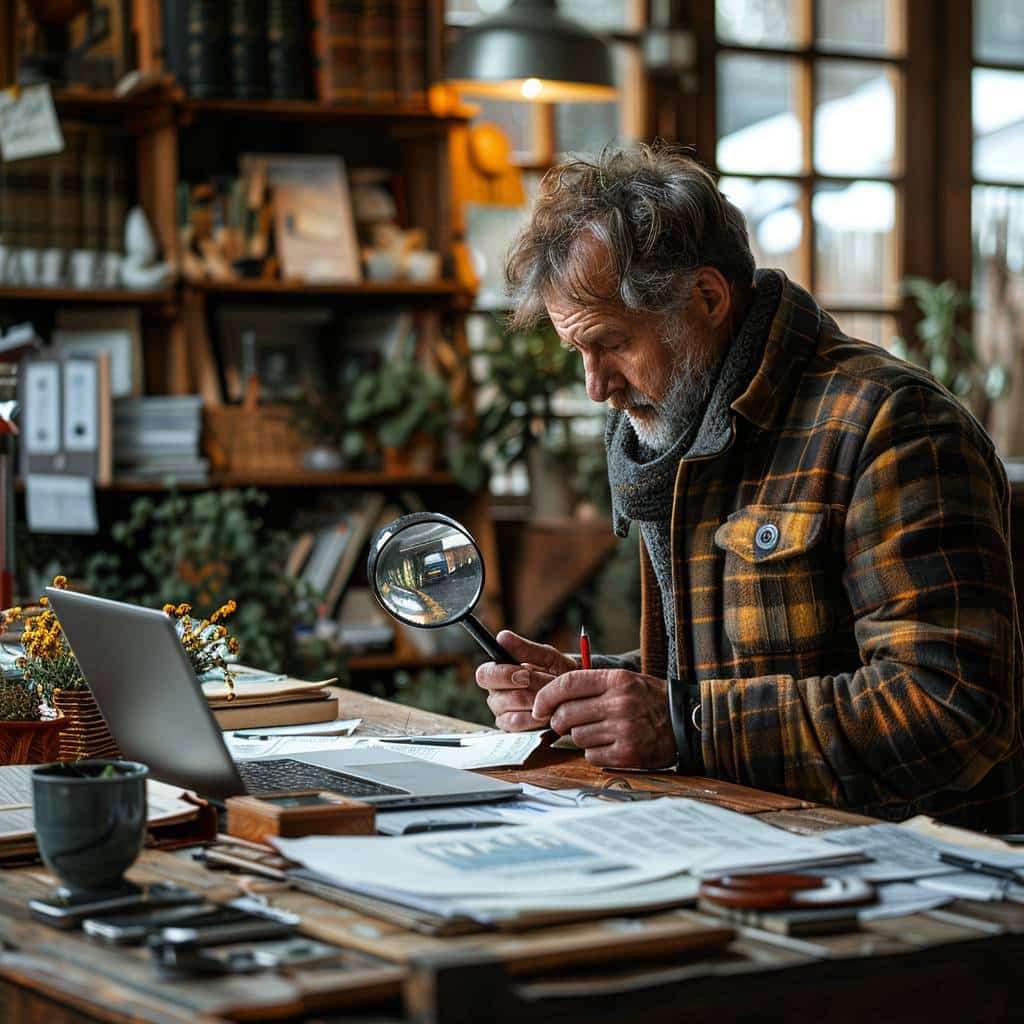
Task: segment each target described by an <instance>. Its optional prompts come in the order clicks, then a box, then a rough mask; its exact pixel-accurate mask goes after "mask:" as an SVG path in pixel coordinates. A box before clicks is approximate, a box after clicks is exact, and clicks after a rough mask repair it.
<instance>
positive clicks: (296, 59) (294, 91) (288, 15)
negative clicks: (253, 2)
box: [267, 0, 310, 100]
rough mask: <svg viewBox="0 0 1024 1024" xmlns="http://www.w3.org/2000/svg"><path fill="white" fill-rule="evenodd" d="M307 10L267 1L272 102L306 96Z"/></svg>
mask: <svg viewBox="0 0 1024 1024" xmlns="http://www.w3.org/2000/svg"><path fill="white" fill-rule="evenodd" d="M308 10H309V8H308V6H307V5H305V4H302V3H299V2H298V0H267V68H268V71H269V76H270V97H271V99H275V100H302V99H307V98H308V96H309V92H310V82H309V73H308V72H309V70H310V60H309V54H308V50H307V47H308V46H309V38H310V36H309V25H308V18H307V13H308Z"/></svg>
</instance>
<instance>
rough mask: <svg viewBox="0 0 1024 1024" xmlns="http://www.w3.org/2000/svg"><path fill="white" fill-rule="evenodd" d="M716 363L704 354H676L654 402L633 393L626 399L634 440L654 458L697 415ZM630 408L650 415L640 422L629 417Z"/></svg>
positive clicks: (665, 448) (704, 401)
mask: <svg viewBox="0 0 1024 1024" xmlns="http://www.w3.org/2000/svg"><path fill="white" fill-rule="evenodd" d="M716 366H717V362H716V361H715V360H714V359H709V358H708V357H707V354H706V353H700V354H699V356H695V355H694V354H680V355H679V357H678V359H677V360H676V364H675V366H674V367H673V370H672V376H671V378H670V379H669V386H668V390H667V391H666V392H665V394H664V395H663V396H662V398H661V399H660V400H659V401H657V402H652V401H651V400H650V399H649V398H646V397H643V396H640V395H638V394H636V393H635V392H634V393H633V394H631V395H630V396H628V398H629V405H628V406H627V407H626V415H627V416H629V422H630V424H631V425H632V427H633V430H634V431H635V432H636V436H637V439H638V440H639V441H640V443H641V444H642V445H643V446H644V447H645V448H649V449H650V450H651V451H653V452H654V453H656V454H657V455H663V454H664V453H665V452H667V451H668V450H669V449H670V448H671V447H672V446H673V445H674V444H675V443H676V441H678V440H679V438H680V437H681V436H682V435H683V434H684V433H685V431H686V429H687V428H688V427H689V426H690V425H691V424H692V423H693V421H694V419H695V418H696V417H697V416H699V415H700V414H701V412H702V411H703V409H704V407H705V406H706V405H707V402H708V398H709V397H710V396H711V388H712V385H713V384H714V379H715V367H716ZM631 406H642V407H646V408H648V409H653V410H654V416H649V415H648V416H645V417H644V418H643V419H642V420H641V419H640V418H639V417H636V416H633V415H632V413H631V412H630V407H631Z"/></svg>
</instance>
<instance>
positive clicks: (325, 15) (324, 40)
mask: <svg viewBox="0 0 1024 1024" xmlns="http://www.w3.org/2000/svg"><path fill="white" fill-rule="evenodd" d="M329 18H330V14H329V3H328V0H309V50H310V53H311V54H312V55H313V95H314V96H315V97H316V98H317V99H318V100H319V101H320V102H321V103H330V102H331V98H332V97H331V91H332V81H331V61H330V45H329V44H330V38H331V37H330V33H329V31H328V22H329Z"/></svg>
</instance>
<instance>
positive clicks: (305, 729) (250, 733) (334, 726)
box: [224, 718, 363, 740]
mask: <svg viewBox="0 0 1024 1024" xmlns="http://www.w3.org/2000/svg"><path fill="white" fill-rule="evenodd" d="M362 724H363V720H362V719H361V718H339V719H337V720H336V721H334V722H309V723H307V724H306V725H268V726H265V727H263V728H252V729H234V730H229V731H228V732H226V733H224V736H225V737H228V736H230V737H231V738H232V739H237V740H251V739H258V738H259V737H261V736H351V735H352V733H354V732H355V731H356V729H358V728H359V726H361V725H362Z"/></svg>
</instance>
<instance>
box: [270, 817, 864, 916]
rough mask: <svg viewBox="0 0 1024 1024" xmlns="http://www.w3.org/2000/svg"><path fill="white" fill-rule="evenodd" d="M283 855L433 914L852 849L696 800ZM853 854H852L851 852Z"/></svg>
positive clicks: (839, 854)
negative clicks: (472, 900)
mask: <svg viewBox="0 0 1024 1024" xmlns="http://www.w3.org/2000/svg"><path fill="white" fill-rule="evenodd" d="M274 843H275V845H276V846H277V847H278V848H279V849H280V850H281V852H282V853H283V854H285V856H287V857H289V858H290V859H292V860H294V861H297V862H298V863H300V864H302V865H303V866H304V867H305V868H308V869H309V870H311V871H313V872H315V873H316V874H317V875H319V876H320V877H322V878H324V879H327V880H329V881H330V882H332V883H333V884H334V885H337V886H339V887H341V888H346V889H351V890H353V891H356V892H360V893H364V894H368V895H374V896H378V897H381V898H384V899H389V900H391V901H393V902H399V903H405V904H407V905H410V906H413V905H415V906H418V907H422V906H423V905H424V902H425V901H426V902H429V904H430V905H431V908H432V909H436V906H437V905H438V904H439V903H443V902H444V900H445V899H446V898H448V899H450V898H455V897H459V898H467V897H483V898H487V899H488V900H493V899H494V898H495V894H497V893H504V894H508V895H509V897H510V898H512V905H513V906H521V905H522V901H521V900H516V899H514V898H513V897H515V896H519V897H523V898H525V897H529V898H530V899H536V898H537V897H538V896H555V895H558V896H561V897H563V898H568V897H570V896H572V895H574V894H579V893H587V892H600V891H602V890H613V889H614V890H619V889H622V888H624V887H628V886H637V885H643V884H646V883H649V882H654V881H657V880H659V879H666V878H670V877H673V876H676V875H680V874H682V873H684V872H691V873H692V874H695V875H698V874H705V873H717V872H718V871H721V870H735V869H750V870H755V869H769V868H775V867H785V868H791V867H802V866H805V865H810V864H823V863H830V862H835V861H846V860H849V859H850V857H851V854H850V853H849V852H848V851H842V850H837V849H836V847H835V846H833V845H832V844H829V843H825V842H822V841H821V840H818V839H812V838H808V837H806V836H795V835H792V834H790V833H788V832H784V831H782V830H781V829H777V828H774V827H773V826H771V825H767V824H765V823H764V822H760V821H756V820H753V819H751V818H749V817H747V816H744V815H742V814H736V813H735V812H733V811H727V810H724V809H722V808H718V807H713V806H711V805H709V804H703V803H700V802H699V801H695V800H687V799H676V798H668V797H666V798H662V799H659V800H650V801H645V802H643V803H641V804H627V805H620V806H614V807H600V808H595V809H593V810H589V811H585V812H581V813H579V814H572V815H569V816H564V817H563V816H561V815H559V816H553V817H552V820H550V821H549V820H548V819H547V818H545V819H544V820H543V823H538V824H536V825H519V826H516V827H511V828H494V829H482V830H473V831H469V830H466V831H457V832H447V833H446V832H442V833H424V834H419V835H414V836H397V837H395V838H388V837H376V838H370V837H366V838H363V837H355V836H353V837H342V836H307V837H305V838H302V839H276V840H274ZM853 856H856V854H854V855H853Z"/></svg>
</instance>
